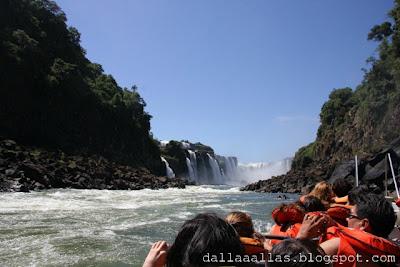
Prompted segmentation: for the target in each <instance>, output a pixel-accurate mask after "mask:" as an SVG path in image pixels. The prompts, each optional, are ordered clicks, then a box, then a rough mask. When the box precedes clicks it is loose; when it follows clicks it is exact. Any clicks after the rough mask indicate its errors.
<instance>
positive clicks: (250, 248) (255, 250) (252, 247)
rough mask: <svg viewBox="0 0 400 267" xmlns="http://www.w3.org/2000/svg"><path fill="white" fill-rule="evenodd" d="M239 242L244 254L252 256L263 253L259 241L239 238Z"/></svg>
mask: <svg viewBox="0 0 400 267" xmlns="http://www.w3.org/2000/svg"><path fill="white" fill-rule="evenodd" d="M240 242H241V243H242V245H243V246H244V252H245V254H247V255H254V254H260V253H264V252H265V249H264V245H263V244H262V243H261V241H260V240H257V239H254V238H250V237H241V238H240Z"/></svg>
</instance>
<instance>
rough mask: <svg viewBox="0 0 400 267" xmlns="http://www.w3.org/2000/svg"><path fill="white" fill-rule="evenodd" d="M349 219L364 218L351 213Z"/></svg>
mask: <svg viewBox="0 0 400 267" xmlns="http://www.w3.org/2000/svg"><path fill="white" fill-rule="evenodd" d="M347 219H357V220H362V219H361V218H360V217H358V216H357V215H354V214H349V216H347Z"/></svg>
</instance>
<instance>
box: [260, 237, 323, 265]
mask: <svg viewBox="0 0 400 267" xmlns="http://www.w3.org/2000/svg"><path fill="white" fill-rule="evenodd" d="M270 255H271V258H270V259H269V261H268V267H300V266H301V267H320V266H321V267H322V266H324V267H325V266H330V264H329V263H328V262H326V261H324V260H323V259H324V256H325V253H324V251H323V250H322V248H321V247H319V246H318V245H317V244H316V243H314V242H313V241H311V240H307V239H287V240H284V241H282V242H280V243H278V244H276V245H274V246H273V247H272V250H271V253H270ZM310 255H311V257H312V261H311V260H304V259H310ZM279 258H280V259H281V260H279ZM282 259H290V260H285V261H284V260H282ZM302 259H303V260H302Z"/></svg>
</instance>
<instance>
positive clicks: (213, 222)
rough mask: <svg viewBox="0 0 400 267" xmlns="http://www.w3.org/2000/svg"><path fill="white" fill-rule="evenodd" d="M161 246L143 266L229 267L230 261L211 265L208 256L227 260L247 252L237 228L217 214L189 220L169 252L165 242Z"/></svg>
mask: <svg viewBox="0 0 400 267" xmlns="http://www.w3.org/2000/svg"><path fill="white" fill-rule="evenodd" d="M157 243H158V245H153V247H155V248H154V249H153V247H152V249H151V250H150V252H149V255H148V256H147V258H146V260H145V262H144V264H143V267H160V266H164V265H166V266H167V267H195V266H199V267H200V266H220V265H226V262H222V261H221V262H217V263H210V262H209V261H207V256H208V258H209V257H210V255H211V256H212V255H216V256H218V257H219V259H221V258H222V257H224V259H225V260H226V259H228V258H236V257H237V256H242V255H243V253H244V251H243V246H242V244H241V243H240V239H239V235H238V234H237V232H236V231H235V229H234V228H233V227H232V226H231V225H230V224H228V223H227V222H225V221H224V220H223V219H221V218H219V217H218V216H217V215H216V214H213V213H204V214H199V215H197V216H196V217H194V218H193V219H191V220H188V221H186V222H185V223H184V224H183V225H182V227H181V229H180V231H179V233H178V235H177V236H176V238H175V241H174V243H173V244H172V245H171V247H170V248H169V249H168V252H167V247H166V245H164V243H159V242H157ZM157 243H156V244H157ZM163 251H165V253H166V256H164V252H163ZM205 259H206V260H205Z"/></svg>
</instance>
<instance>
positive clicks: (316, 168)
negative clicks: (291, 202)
mask: <svg viewBox="0 0 400 267" xmlns="http://www.w3.org/2000/svg"><path fill="white" fill-rule="evenodd" d="M388 154H390V156H391V161H392V165H393V171H394V173H395V176H397V181H398V182H397V183H398V184H400V183H399V182H400V177H399V171H400V138H397V139H395V140H393V141H392V142H391V143H390V144H388V145H386V146H383V147H382V148H381V149H380V150H379V151H378V152H377V153H374V154H366V155H362V156H359V157H358V159H357V171H358V178H359V183H360V184H367V185H369V186H371V187H379V188H380V189H381V190H384V187H385V185H384V184H385V177H387V188H388V190H389V191H394V190H395V186H394V182H393V178H392V177H393V176H392V173H391V168H390V164H389V161H388V158H387V155H388ZM292 167H293V165H292ZM355 176H356V163H355V159H347V160H342V161H338V162H336V163H334V164H332V163H331V162H329V160H320V161H316V162H313V164H310V165H309V166H306V167H302V168H294V169H292V170H290V171H289V172H288V173H287V174H284V175H279V176H275V177H271V178H270V179H268V180H260V181H258V182H255V183H252V184H249V185H246V186H245V187H243V188H242V189H241V190H243V191H255V192H272V193H277V192H281V193H306V192H308V191H309V190H310V189H311V188H312V187H313V186H314V185H315V184H316V183H317V182H319V181H329V182H330V183H333V182H334V181H335V180H336V179H338V178H345V179H348V180H349V181H350V182H353V183H355V180H356V179H355Z"/></svg>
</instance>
